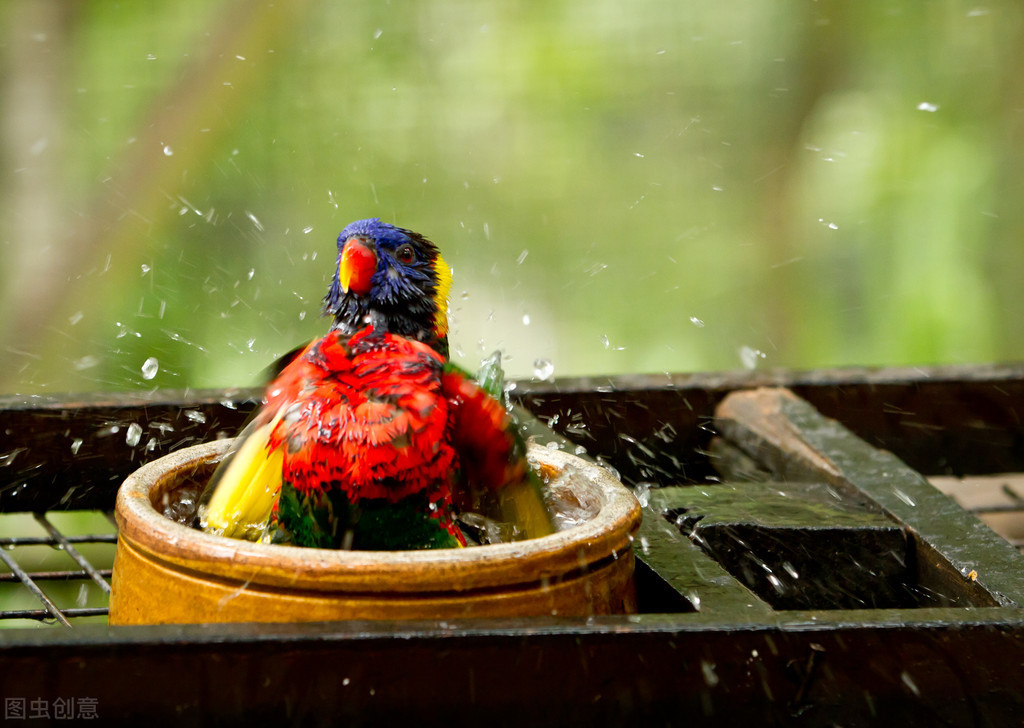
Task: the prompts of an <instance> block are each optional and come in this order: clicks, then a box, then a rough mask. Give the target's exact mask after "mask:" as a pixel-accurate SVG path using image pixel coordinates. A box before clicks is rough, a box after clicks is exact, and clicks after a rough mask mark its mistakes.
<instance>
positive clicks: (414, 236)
mask: <svg viewBox="0 0 1024 728" xmlns="http://www.w3.org/2000/svg"><path fill="white" fill-rule="evenodd" d="M451 283H452V275H451V270H450V269H449V268H448V264H447V263H445V262H444V259H443V258H442V257H441V254H440V252H439V251H438V249H437V246H436V245H434V244H433V243H432V242H430V241H429V240H427V238H425V237H423V236H422V235H420V234H419V233H415V232H413V231H411V230H406V229H404V228H400V227H395V226H394V225H389V224H388V223H386V222H381V221H380V219H379V218H371V219H369V220H357V221H355V222H353V223H350V224H349V225H347V226H345V229H344V230H342V231H341V234H340V235H338V261H337V265H336V266H335V268H334V279H333V280H332V281H331V288H330V290H329V291H328V292H327V295H326V296H325V297H324V313H325V314H326V315H330V316H333V317H334V321H335V326H337V327H339V328H340V329H342V330H343V331H345V332H346V333H354V332H355V331H358V330H359V329H361V328H363V327H365V326H366V324H367V323H368V322H370V321H372V322H373V323H374V325H376V326H378V327H382V328H384V329H385V330H386V331H388V332H389V333H392V334H398V335H401V336H408V337H410V338H415V339H418V340H420V341H425V342H427V343H430V344H431V346H433V347H434V348H435V349H438V350H439V351H441V353H442V354H444V355H447V353H448V292H449V290H450V289H451Z"/></svg>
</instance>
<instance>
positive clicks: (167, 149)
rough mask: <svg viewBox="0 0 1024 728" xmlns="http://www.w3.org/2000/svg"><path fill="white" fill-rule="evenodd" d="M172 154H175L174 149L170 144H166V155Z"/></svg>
mask: <svg viewBox="0 0 1024 728" xmlns="http://www.w3.org/2000/svg"><path fill="white" fill-rule="evenodd" d="M172 154H174V150H173V149H171V148H170V147H169V146H167V145H164V156H165V157H170V156H171V155H172Z"/></svg>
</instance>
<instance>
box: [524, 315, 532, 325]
mask: <svg viewBox="0 0 1024 728" xmlns="http://www.w3.org/2000/svg"><path fill="white" fill-rule="evenodd" d="M529 325H530V314H528V313H524V314H523V326H529Z"/></svg>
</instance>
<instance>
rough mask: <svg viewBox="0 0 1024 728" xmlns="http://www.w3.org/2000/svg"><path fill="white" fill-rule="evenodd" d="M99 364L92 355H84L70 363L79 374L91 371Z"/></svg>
mask: <svg viewBox="0 0 1024 728" xmlns="http://www.w3.org/2000/svg"><path fill="white" fill-rule="evenodd" d="M99 363H100V360H99V359H98V358H97V357H95V356H93V355H92V354H86V355H85V356H83V357H82V358H81V359H75V361H74V362H72V366H73V367H74V368H75V371H78V372H80V371H82V370H84V369H92V368H93V367H94V366H96V365H97V364H99Z"/></svg>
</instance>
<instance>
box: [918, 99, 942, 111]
mask: <svg viewBox="0 0 1024 728" xmlns="http://www.w3.org/2000/svg"><path fill="white" fill-rule="evenodd" d="M917 110H918V111H927V112H929V113H932V114H934V113H935V112H936V111H938V110H939V105H938V104H932V103H929V102H927V101H922V102H921V103H919V104H918V105H917Z"/></svg>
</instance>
